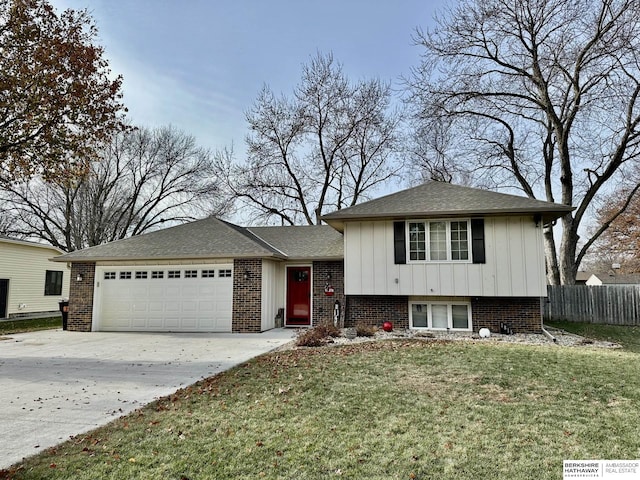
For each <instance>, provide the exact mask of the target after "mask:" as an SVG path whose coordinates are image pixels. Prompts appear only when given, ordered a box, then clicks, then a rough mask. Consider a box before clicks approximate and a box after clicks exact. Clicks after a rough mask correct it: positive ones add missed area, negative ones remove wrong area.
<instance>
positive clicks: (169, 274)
mask: <svg viewBox="0 0 640 480" xmlns="http://www.w3.org/2000/svg"><path fill="white" fill-rule="evenodd" d="M167 277H169V278H180V270H169V271H168V272H167Z"/></svg>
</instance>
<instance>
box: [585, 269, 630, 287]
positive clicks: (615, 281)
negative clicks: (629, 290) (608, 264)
mask: <svg viewBox="0 0 640 480" xmlns="http://www.w3.org/2000/svg"><path fill="white" fill-rule="evenodd" d="M586 284H587V285H590V286H599V285H625V286H629V285H633V286H638V285H640V274H637V273H636V274H632V275H618V274H615V273H613V272H612V273H594V274H592V275H591V276H590V277H589V278H588V280H587V282H586Z"/></svg>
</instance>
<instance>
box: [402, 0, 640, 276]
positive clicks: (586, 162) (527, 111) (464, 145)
mask: <svg viewBox="0 0 640 480" xmlns="http://www.w3.org/2000/svg"><path fill="white" fill-rule="evenodd" d="M639 18H640V3H638V2H637V0H596V1H593V0H482V1H480V0H461V1H460V2H458V4H457V6H456V8H454V9H452V10H449V11H447V12H445V13H444V15H443V16H442V17H441V18H439V19H437V27H436V28H435V29H434V30H432V31H426V32H425V31H420V30H419V31H417V34H416V37H415V40H416V42H417V43H418V44H419V45H421V46H422V47H423V48H424V50H423V58H422V62H421V64H420V66H419V67H417V68H416V69H415V70H414V71H413V74H412V76H411V78H410V79H408V83H409V87H410V92H411V95H410V97H409V100H410V104H411V105H413V106H414V107H415V108H414V111H413V113H414V118H415V119H416V120H418V121H420V120H424V121H429V122H434V121H440V122H441V125H444V126H446V127H447V128H448V130H449V135H450V137H451V138H455V139H456V142H457V144H458V145H459V146H460V147H461V148H460V151H461V152H464V155H460V156H457V157H456V158H455V161H456V162H457V165H455V167H456V168H458V169H461V170H462V171H465V172H468V173H469V174H471V175H473V176H474V177H475V178H476V179H478V181H480V182H482V183H484V184H489V185H493V186H495V187H512V188H513V187H517V188H519V189H521V190H522V191H523V192H524V193H525V194H526V195H528V196H530V197H536V196H538V197H540V198H544V199H546V200H548V201H559V202H561V203H563V204H567V205H573V206H575V207H576V210H575V211H574V212H573V213H572V214H568V215H566V216H565V217H563V218H562V219H561V220H560V222H561V225H562V234H561V237H560V245H559V249H557V248H556V243H555V240H554V237H553V233H552V229H551V228H546V229H545V235H544V238H545V250H546V262H547V271H548V278H549V281H550V282H551V283H553V284H559V283H563V284H572V283H574V282H575V274H576V272H577V269H578V266H579V264H580V262H581V261H582V259H583V257H584V255H585V254H586V253H587V252H588V250H589V248H590V247H591V245H592V244H593V242H595V241H596V240H597V238H598V236H599V235H601V234H602V232H603V230H601V229H598V230H596V231H594V232H593V233H592V234H591V235H589V236H588V237H587V238H585V239H584V240H583V241H580V237H579V232H581V231H582V230H581V226H583V225H584V223H585V221H586V219H587V218H588V217H589V213H590V210H592V206H593V202H594V200H597V199H598V198H599V197H602V196H603V195H607V194H609V193H611V190H612V189H614V188H615V187H616V186H617V185H618V184H619V183H620V182H622V181H624V179H625V178H626V172H627V169H628V168H629V165H630V164H631V163H633V162H634V161H635V160H637V157H638V154H639V153H640V148H639V143H638V140H639V134H640V131H639V129H638V124H639V122H640V112H639V111H638V106H639V105H638V94H639V93H640V64H639V62H640V22H639V21H638V19H639ZM629 187H631V189H633V187H634V185H629ZM623 204H624V202H623Z"/></svg>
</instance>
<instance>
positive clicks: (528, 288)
mask: <svg viewBox="0 0 640 480" xmlns="http://www.w3.org/2000/svg"><path fill="white" fill-rule="evenodd" d="M484 223H485V254H486V263H484V264H473V263H453V262H449V263H447V262H442V263H435V262H427V263H409V264H406V265H396V264H394V255H393V222H392V221H379V222H373V221H366V222H347V223H346V224H345V292H346V294H347V295H439V296H456V297H458V296H463V297H472V296H490V297H494V296H495V297H500V296H505V297H511V296H534V297H538V296H546V279H545V273H544V249H543V239H542V228H541V227H536V225H535V223H534V221H533V219H532V218H531V217H525V216H522V217H496V218H490V217H489V218H485V222H484Z"/></svg>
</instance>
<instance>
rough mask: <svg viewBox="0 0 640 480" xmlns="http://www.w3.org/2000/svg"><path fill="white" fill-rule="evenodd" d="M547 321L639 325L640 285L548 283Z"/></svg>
mask: <svg viewBox="0 0 640 480" xmlns="http://www.w3.org/2000/svg"><path fill="white" fill-rule="evenodd" d="M547 295H548V297H547V301H546V302H545V304H544V305H545V308H544V318H545V320H568V321H571V322H586V323H603V324H608V325H640V286H629V285H606V286H604V285H603V286H597V287H596V286H588V285H548V286H547Z"/></svg>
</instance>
